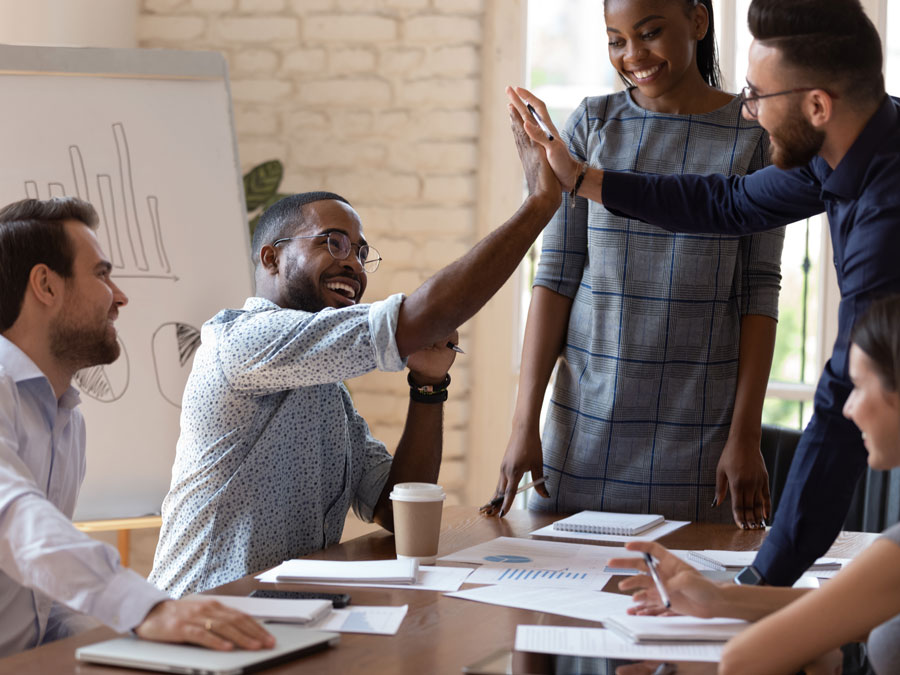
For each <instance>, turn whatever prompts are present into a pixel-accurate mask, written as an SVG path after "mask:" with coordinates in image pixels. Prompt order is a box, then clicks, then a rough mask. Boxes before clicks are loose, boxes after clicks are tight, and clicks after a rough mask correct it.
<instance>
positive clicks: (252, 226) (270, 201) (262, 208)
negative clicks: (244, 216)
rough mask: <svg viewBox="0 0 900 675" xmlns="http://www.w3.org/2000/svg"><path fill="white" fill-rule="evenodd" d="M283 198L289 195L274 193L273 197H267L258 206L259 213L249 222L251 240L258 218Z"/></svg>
mask: <svg viewBox="0 0 900 675" xmlns="http://www.w3.org/2000/svg"><path fill="white" fill-rule="evenodd" d="M285 197H290V195H289V194H285V193H283V192H276V193H275V194H274V195H272V196H271V197H269V198H268V199H267V200H266V201H265V202H263V203H262V204H261V205H260V210H259V213H257V214H256V215H255V216H253V218H252V219H251V220H250V237H251V239H252V238H253V233H254V232H255V231H256V224H257V223H258V222H259V217H260V216H261V215H262V214H264V213H265V212H266V209H267V208H269V207H270V206H272V204H274V203H275V202H278V201H281V200H282V199H284V198H285Z"/></svg>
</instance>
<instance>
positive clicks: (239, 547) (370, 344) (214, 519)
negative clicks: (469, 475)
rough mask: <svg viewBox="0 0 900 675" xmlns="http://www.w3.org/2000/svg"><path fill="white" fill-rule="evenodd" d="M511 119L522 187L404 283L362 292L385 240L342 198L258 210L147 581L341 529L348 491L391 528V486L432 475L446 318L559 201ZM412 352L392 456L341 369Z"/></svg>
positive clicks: (200, 572)
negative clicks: (462, 247) (427, 274)
mask: <svg viewBox="0 0 900 675" xmlns="http://www.w3.org/2000/svg"><path fill="white" fill-rule="evenodd" d="M513 117H514V114H513ZM516 129H517V134H516V141H517V146H518V148H519V153H520V157H521V158H522V161H523V165H524V166H525V174H526V178H527V180H528V185H529V191H530V193H531V194H530V195H529V196H528V197H527V198H526V200H525V203H524V204H523V205H522V207H521V208H520V209H519V210H518V211H517V212H516V213H515V214H514V215H513V216H512V217H511V218H510V219H509V220H508V221H507V222H506V223H505V224H504V225H502V226H500V227H499V228H497V229H496V230H495V231H494V232H492V233H491V234H489V235H488V236H487V237H486V238H485V239H484V240H482V241H481V242H479V243H478V244H477V245H476V246H475V247H474V248H473V249H472V250H471V251H470V252H469V253H467V254H466V255H464V256H463V257H462V258H460V259H459V260H457V261H456V262H454V263H452V264H451V265H449V266H447V267H446V268H444V269H442V270H440V271H439V272H437V274H435V275H434V276H433V277H431V278H430V279H429V280H428V281H426V282H425V283H424V284H423V285H422V286H421V287H420V288H419V289H418V290H416V291H414V292H413V293H411V294H410V295H409V296H408V297H406V296H404V295H402V294H396V295H392V296H390V297H389V298H387V299H385V300H378V301H375V302H372V303H370V304H363V297H364V294H365V291H366V283H367V281H368V275H369V274H372V273H373V272H375V271H376V270H377V269H378V267H379V264H380V263H381V256H380V255H379V253H378V251H376V250H375V249H374V248H373V247H372V246H371V245H370V244H369V243H368V242H367V241H366V239H365V237H364V236H363V225H362V222H361V221H360V218H359V215H358V214H357V213H356V211H355V210H354V209H353V207H352V206H350V204H349V203H348V202H347V200H346V199H344V198H343V197H341V196H339V195H337V194H334V193H330V192H309V193H304V194H298V195H293V196H291V197H287V198H285V199H283V200H281V201H280V202H278V203H276V204H274V205H273V206H271V207H270V208H269V209H268V210H267V211H266V212H265V213H264V214H263V215H262V217H261V218H260V220H259V223H258V225H257V227H256V231H255V232H254V235H253V242H252V258H253V261H254V264H255V278H256V295H255V297H252V298H249V299H248V300H247V301H246V303H245V304H244V306H243V308H241V309H226V310H224V311H222V312H220V313H219V314H217V315H216V316H215V317H213V318H212V319H210V320H209V321H208V322H207V323H206V324H205V325H204V326H203V330H202V333H201V335H202V340H203V342H202V346H201V347H200V349H199V350H198V351H197V353H196V356H195V358H194V365H193V370H192V372H191V375H190V378H189V379H188V383H187V386H186V388H185V392H184V397H183V401H184V404H183V405H184V407H183V410H182V415H181V436H180V438H179V440H178V446H177V452H176V458H175V467H174V469H173V475H172V485H171V489H170V491H169V494H168V495H167V497H166V499H165V501H164V503H163V510H162V515H163V528H162V531H161V533H160V540H159V546H158V548H157V551H156V558H155V560H154V566H153V572H152V573H151V576H150V580H151V581H152V582H153V583H155V584H156V585H157V586H159V587H160V588H163V589H165V590H167V591H168V592H170V593H172V594H174V595H176V596H181V595H184V594H185V593H191V592H196V591H202V590H204V589H207V588H210V587H213V586H217V585H219V584H223V583H226V582H229V581H233V580H234V579H237V578H239V577H241V576H244V575H246V574H248V573H250V572H255V571H259V570H264V569H266V568H269V567H272V566H274V565H277V564H279V563H280V562H282V561H283V560H285V559H288V558H295V557H297V556H300V555H303V554H306V553H310V552H312V551H315V550H318V549H321V548H324V547H326V546H328V545H330V544H335V543H337V542H338V541H340V537H341V532H342V530H343V527H344V520H345V518H346V516H347V511H348V509H350V508H351V507H352V508H353V509H354V511H355V512H356V513H357V515H359V517H360V518H362V519H363V520H366V521H373V520H374V521H375V522H377V523H379V524H380V525H382V526H383V527H385V528H387V529H392V528H393V513H392V510H391V502H390V499H389V498H388V495H389V494H390V492H391V489H392V488H393V486H394V484H395V483H398V482H406V481H421V482H436V481H437V478H438V470H439V468H440V461H441V439H442V426H441V422H442V416H443V402H444V401H445V400H447V396H448V385H449V384H450V375H449V374H448V372H447V371H448V369H449V368H450V366H451V364H452V363H453V360H454V357H455V354H456V352H455V351H454V349H453V347H454V346H455V343H456V342H457V333H456V328H457V327H458V326H459V325H461V324H462V323H463V322H465V321H466V320H468V319H469V318H470V317H471V316H472V315H473V314H475V312H476V311H478V309H480V308H481V306H482V305H484V303H485V302H487V301H488V300H489V299H490V297H491V296H492V295H493V294H494V293H495V292H496V291H497V290H498V289H499V288H500V286H501V285H502V284H503V282H504V281H506V279H507V278H508V277H509V276H510V274H512V272H513V271H514V270H515V268H516V266H517V265H518V263H519V261H520V260H521V259H522V257H523V256H524V255H525V253H526V252H527V250H528V248H529V246H530V245H531V243H532V242H533V241H534V239H535V238H536V237H537V235H538V233H539V232H540V231H541V230H542V229H543V227H544V225H546V224H547V222H548V221H549V220H550V217H551V216H552V215H553V213H554V212H555V211H556V208H557V207H558V205H559V202H560V192H561V191H560V186H559V182H558V181H557V180H556V178H555V177H554V176H553V172H552V171H551V170H550V167H549V164H548V163H547V161H546V158H545V155H544V152H543V150H541V149H540V147H538V146H535V145H533V144H532V143H531V142H530V141H529V140H528V138H527V136H525V134H524V133H522V132H521V131H520V130H519V129H518V127H516ZM406 367H408V368H409V373H408V376H407V380H408V382H409V385H410V403H409V410H408V413H407V419H406V425H405V428H404V430H403V434H402V437H401V439H400V442H399V444H398V445H397V448H396V451H395V452H394V454H393V458H392V457H391V455H390V454H389V453H388V451H387V449H386V448H385V446H384V444H383V443H381V442H380V441H378V440H376V439H375V438H374V437H373V436H372V434H371V433H370V431H369V427H368V425H367V424H366V421H365V420H364V419H363V418H362V417H361V416H360V415H359V413H358V412H357V411H356V409H355V408H354V406H353V401H352V400H351V398H350V394H349V392H348V390H347V388H346V387H345V386H344V385H343V381H344V380H348V379H350V378H353V377H357V376H359V375H363V374H365V373H368V372H370V371H372V370H375V369H378V370H384V371H398V370H403V369H404V368H406Z"/></svg>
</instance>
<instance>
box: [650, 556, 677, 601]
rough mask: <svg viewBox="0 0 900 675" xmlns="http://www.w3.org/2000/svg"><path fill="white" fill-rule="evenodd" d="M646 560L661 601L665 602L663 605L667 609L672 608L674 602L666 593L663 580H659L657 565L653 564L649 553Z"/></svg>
mask: <svg viewBox="0 0 900 675" xmlns="http://www.w3.org/2000/svg"><path fill="white" fill-rule="evenodd" d="M644 560H646V561H647V569H648V570H650V577H651V578H652V579H653V583H654V584H655V585H656V590H657V592H658V593H659V598H660V600H662V601H663V605H665V607H666V609H669V608H670V607H671V606H672V601H671V600H669V594H668V593H666V587H665V586H663V583H662V579H660V578H659V573H657V571H656V563H655V562H653V557H652V556H651V555H650V554H649V553H645V554H644Z"/></svg>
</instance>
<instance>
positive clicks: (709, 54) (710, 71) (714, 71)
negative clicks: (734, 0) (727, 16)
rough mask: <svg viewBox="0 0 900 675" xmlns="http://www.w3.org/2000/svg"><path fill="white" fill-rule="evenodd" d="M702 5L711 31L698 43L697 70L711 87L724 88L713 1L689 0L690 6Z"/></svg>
mask: <svg viewBox="0 0 900 675" xmlns="http://www.w3.org/2000/svg"><path fill="white" fill-rule="evenodd" d="M698 2H699V3H702V4H703V6H704V7H706V11H707V13H708V14H709V29H708V30H707V31H706V35H704V36H703V39H702V40H700V42H698V43H697V68H699V69H700V75H702V76H703V79H704V80H705V81H706V83H707V84H708V85H709V86H710V87H715V88H716V89H721V88H722V71H721V69H720V68H719V53H718V50H717V49H716V28H715V26H716V21H715V17H714V16H713V8H712V0H688V5H690V6H691V7H696V6H697V3H698Z"/></svg>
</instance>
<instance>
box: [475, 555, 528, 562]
mask: <svg viewBox="0 0 900 675" xmlns="http://www.w3.org/2000/svg"><path fill="white" fill-rule="evenodd" d="M484 559H485V560H487V561H488V562H498V563H527V562H531V558H526V557H525V556H524V555H488V556H485V557H484Z"/></svg>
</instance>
